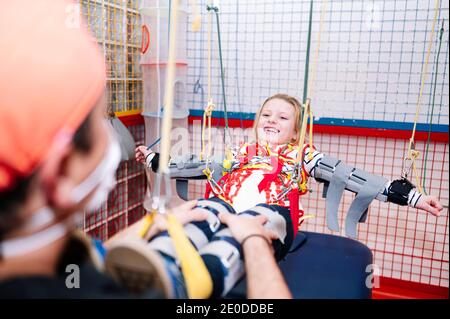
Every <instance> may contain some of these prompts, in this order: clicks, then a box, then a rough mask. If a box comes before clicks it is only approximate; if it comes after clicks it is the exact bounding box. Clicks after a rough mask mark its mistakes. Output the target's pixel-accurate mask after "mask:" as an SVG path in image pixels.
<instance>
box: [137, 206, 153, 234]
mask: <svg viewBox="0 0 450 319" xmlns="http://www.w3.org/2000/svg"><path fill="white" fill-rule="evenodd" d="M154 217H155V212H152V213H150V214H147V215H145V217H144V221H143V224H142V229H141V231H140V232H139V237H141V238H145V237H146V235H147V233H148V231H149V230H150V227H151V226H152V225H153V221H154Z"/></svg>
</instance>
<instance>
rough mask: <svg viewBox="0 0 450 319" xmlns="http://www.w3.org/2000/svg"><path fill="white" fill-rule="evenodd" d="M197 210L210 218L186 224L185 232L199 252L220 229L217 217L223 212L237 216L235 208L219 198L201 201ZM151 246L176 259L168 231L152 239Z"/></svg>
mask: <svg viewBox="0 0 450 319" xmlns="http://www.w3.org/2000/svg"><path fill="white" fill-rule="evenodd" d="M196 208H198V209H201V210H204V211H205V212H206V213H207V214H208V218H207V219H206V220H205V221H201V222H192V223H189V224H186V225H185V226H184V231H185V233H186V235H187V237H188V238H189V240H190V241H191V243H192V244H193V245H194V247H195V248H196V249H197V250H199V249H200V248H202V247H203V246H205V245H206V244H207V243H208V242H209V241H210V240H211V238H212V237H213V235H214V234H215V233H216V232H217V231H218V230H219V229H220V226H221V223H220V220H219V218H218V217H217V215H218V214H219V213H221V212H224V213H231V214H235V211H234V209H233V207H231V206H230V205H229V204H227V203H226V202H224V201H223V200H221V199H219V198H217V197H213V198H209V199H200V200H199V201H198V203H197V205H196ZM149 246H150V247H151V248H152V249H154V250H157V251H159V252H161V253H164V254H166V255H168V256H170V257H174V258H175V257H176V253H175V248H174V246H173V244H172V241H171V239H170V237H169V234H168V232H167V231H164V232H162V233H160V234H158V235H156V236H155V237H154V238H152V239H151V241H150V242H149Z"/></svg>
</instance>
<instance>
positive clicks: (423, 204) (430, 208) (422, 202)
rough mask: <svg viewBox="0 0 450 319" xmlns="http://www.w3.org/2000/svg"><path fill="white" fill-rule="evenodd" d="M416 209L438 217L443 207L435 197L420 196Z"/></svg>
mask: <svg viewBox="0 0 450 319" xmlns="http://www.w3.org/2000/svg"><path fill="white" fill-rule="evenodd" d="M416 208H419V209H422V210H424V211H426V212H428V213H430V214H433V215H434V216H439V214H440V212H441V211H442V209H443V207H442V205H441V203H439V200H438V199H437V197H436V196H431V195H422V196H421V197H420V199H419V202H418V203H417V204H416Z"/></svg>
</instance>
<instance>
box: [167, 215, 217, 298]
mask: <svg viewBox="0 0 450 319" xmlns="http://www.w3.org/2000/svg"><path fill="white" fill-rule="evenodd" d="M167 231H168V233H169V235H170V237H171V238H172V241H173V244H174V246H175V251H176V253H177V255H178V258H179V260H180V264H181V271H182V273H183V277H184V282H185V283H186V289H187V293H188V296H189V298H190V299H206V298H208V297H209V296H210V295H211V293H212V289H213V283H212V279H211V275H210V274H209V272H208V269H207V268H206V266H205V263H204V262H203V259H202V258H201V257H200V255H199V253H198V252H197V250H196V249H195V248H194V246H193V245H192V243H191V242H190V241H189V239H188V238H187V237H186V235H185V234H184V230H183V226H182V225H181V223H180V222H179V221H178V220H177V219H176V218H175V216H174V215H172V214H167Z"/></svg>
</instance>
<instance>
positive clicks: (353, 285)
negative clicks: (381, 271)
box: [226, 232, 373, 299]
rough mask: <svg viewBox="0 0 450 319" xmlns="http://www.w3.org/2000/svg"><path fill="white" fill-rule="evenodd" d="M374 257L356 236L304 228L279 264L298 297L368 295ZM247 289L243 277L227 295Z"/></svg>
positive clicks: (241, 294)
mask: <svg viewBox="0 0 450 319" xmlns="http://www.w3.org/2000/svg"><path fill="white" fill-rule="evenodd" d="M372 259H373V257H372V252H371V250H370V249H369V248H368V247H367V246H365V245H364V244H362V243H360V242H358V241H355V240H353V239H350V238H346V237H340V236H334V235H327V234H318V233H312V232H300V233H299V234H298V235H297V237H296V238H295V240H294V243H293V245H292V248H291V252H290V253H289V254H288V255H287V256H286V258H285V259H284V260H282V261H280V263H279V265H280V268H281V270H282V271H283V274H284V276H285V278H286V281H287V283H288V286H289V289H290V290H291V292H292V295H293V296H294V298H299V299H342V298H345V299H368V298H371V289H369V288H368V287H366V284H365V283H366V278H367V277H368V275H369V273H367V272H366V267H367V266H368V265H369V264H372ZM262 271H263V270H262ZM245 291H246V283H245V279H243V280H241V281H240V282H239V283H238V284H237V285H236V287H235V288H234V289H233V290H232V291H231V292H230V293H229V294H228V295H227V296H226V297H227V298H245Z"/></svg>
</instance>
